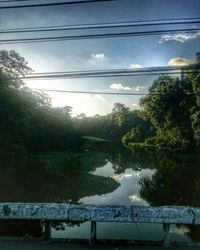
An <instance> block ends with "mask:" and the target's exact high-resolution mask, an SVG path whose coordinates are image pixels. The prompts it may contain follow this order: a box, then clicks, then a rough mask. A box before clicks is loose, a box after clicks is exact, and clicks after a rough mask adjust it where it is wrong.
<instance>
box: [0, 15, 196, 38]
mask: <svg viewBox="0 0 200 250" xmlns="http://www.w3.org/2000/svg"><path fill="white" fill-rule="evenodd" d="M198 23H200V18H192V19H190V18H188V19H187V18H186V19H180V20H175V19H169V20H168V21H163V20H160V21H159V20H157V21H156V20H152V21H133V22H114V23H96V24H77V25H59V26H58V25H57V26H43V27H30V28H15V29H0V33H1V34H10V33H33V32H44V31H46V32H47V31H48V32H49V31H67V30H89V29H105V28H129V27H146V26H160V25H179V24H181V25H182V24H184V25H186V24H198ZM199 29H200V28H199Z"/></svg>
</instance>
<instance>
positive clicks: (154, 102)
mask: <svg viewBox="0 0 200 250" xmlns="http://www.w3.org/2000/svg"><path fill="white" fill-rule="evenodd" d="M199 84H200V74H193V75H192V74H188V75H185V76H184V78H183V79H179V78H172V77H169V76H162V77H159V78H158V79H157V80H155V81H154V83H153V85H152V87H151V88H150V89H149V94H150V95H148V96H146V97H144V98H143V99H141V103H140V104H141V108H142V111H141V112H140V115H141V116H142V117H143V118H144V119H145V120H148V121H150V122H151V123H152V125H153V127H154V128H155V130H156V136H155V138H154V141H155V144H156V145H157V146H159V147H166V148H175V149H181V150H187V149H191V148H195V147H197V146H198V145H199V143H200V134H199V132H200V100H199V96H200V87H199Z"/></svg>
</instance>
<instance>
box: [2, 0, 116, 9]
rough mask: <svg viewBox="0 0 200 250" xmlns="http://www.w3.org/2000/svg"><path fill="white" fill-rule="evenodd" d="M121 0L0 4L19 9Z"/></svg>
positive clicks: (7, 7)
mask: <svg viewBox="0 0 200 250" xmlns="http://www.w3.org/2000/svg"><path fill="white" fill-rule="evenodd" d="M113 1H120V0H82V1H81V0H76V1H67V2H59V3H55V2H54V3H42V4H27V5H12V6H0V10H1V9H19V8H32V7H47V6H61V5H72V4H83V3H98V2H113Z"/></svg>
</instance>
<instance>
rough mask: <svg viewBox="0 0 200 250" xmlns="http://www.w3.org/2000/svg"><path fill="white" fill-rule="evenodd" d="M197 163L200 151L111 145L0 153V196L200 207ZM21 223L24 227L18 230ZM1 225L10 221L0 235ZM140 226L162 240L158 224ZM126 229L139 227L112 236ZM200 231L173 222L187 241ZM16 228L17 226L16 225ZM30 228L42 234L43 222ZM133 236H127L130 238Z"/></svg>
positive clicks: (177, 233)
mask: <svg viewBox="0 0 200 250" xmlns="http://www.w3.org/2000/svg"><path fill="white" fill-rule="evenodd" d="M199 163H200V156H199V155H177V154H169V153H166V152H153V151H144V150H143V151H142V150H138V151H136V152H130V151H128V150H126V149H124V148H116V147H115V148H114V147H113V146H110V147H109V146H108V147H104V148H102V149H101V150H100V149H98V150H93V149H90V150H89V151H88V150H87V151H82V152H79V153H69V152H67V153H65V152H62V153H51V154H48V155H29V156H24V157H20V158H19V157H18V158H16V157H10V156H9V157H6V156H1V157H0V189H1V190H3V192H1V193H0V201H1V202H6V201H9V202H72V203H85V204H108V205H145V206H146V205H152V206H160V205H189V206H199V205H200V168H199ZM54 226H55V229H56V228H57V229H59V228H61V226H63V225H60V224H59V225H58V224H57V225H56V224H55V225H54ZM65 226H66V225H64V228H63V229H64V231H62V232H61V231H58V232H57V231H56V230H54V235H55V236H56V237H60V236H61V235H65V233H66V232H67V231H68V230H69V229H71V228H72V227H70V228H67V227H66V228H65ZM116 226H117V225H116V224H113V225H104V233H103V234H102V233H101V232H99V235H101V234H102V235H104V236H105V232H106V228H107V231H108V233H109V231H110V230H111V228H116ZM25 227H26V225H24V226H22V231H23V229H24V228H25ZM85 227H86V226H85V224H79V225H77V226H74V227H73V230H71V231H70V230H69V232H71V234H70V233H68V234H67V235H66V236H69V234H70V235H71V237H74V236H77V230H86V229H85ZM2 228H8V226H7V225H6V226H5V225H4V226H3V227H1V225H0V234H7V233H8V231H9V229H8V230H7V229H6V230H5V229H2ZM13 228H14V227H13ZM16 228H18V227H16ZM81 228H83V229H81ZM100 228H101V227H100ZM124 228H125V226H124ZM134 228H135V229H134ZM140 228H143V229H142V234H144V232H145V230H147V231H148V230H149V231H150V232H152V235H153V234H155V235H160V239H162V237H163V231H162V230H161V227H160V226H155V225H141V226H140ZM148 228H151V229H148ZM88 230H89V229H87V230H86V231H88ZM99 230H100V229H99ZM130 230H133V232H135V235H136V230H138V229H137V228H136V227H135V225H132V226H131V229H130V227H127V230H125V229H124V231H123V233H124V236H123V235H121V233H122V232H121V230H119V232H120V233H116V236H115V238H122V237H125V235H129V236H130V233H129V231H130ZM134 230H135V231H134ZM199 230H200V229H199V227H197V226H190V227H184V228H177V227H175V229H173V232H172V236H173V237H175V238H176V237H177V239H178V238H180V237H182V236H183V235H184V239H185V240H187V241H188V240H193V241H200V238H199V236H200V234H199ZM11 231H12V229H11ZM11 231H10V232H11ZM14 231H15V230H14ZM17 231H18V232H19V231H20V230H19V228H18V229H17V230H16V233H18V232H17ZM32 231H33V235H35V234H38V235H40V234H41V226H40V225H39V224H38V232H36V231H37V230H35V227H34V228H33V230H32ZM73 231H74V232H75V233H74V235H73ZM11 234H14V232H13V231H12V233H11ZM131 235H132V234H131ZM149 235H150V234H149ZM132 236H133V238H131V239H134V235H132ZM132 236H130V237H132ZM102 237H103V236H102ZM113 237H114V236H113ZM143 237H144V235H143ZM151 237H152V239H153V236H151ZM147 238H148V237H147ZM182 239H183V237H182Z"/></svg>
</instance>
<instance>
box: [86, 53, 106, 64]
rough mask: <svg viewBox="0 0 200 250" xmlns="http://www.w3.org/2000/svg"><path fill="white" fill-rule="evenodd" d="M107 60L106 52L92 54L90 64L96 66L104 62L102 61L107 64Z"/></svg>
mask: <svg viewBox="0 0 200 250" xmlns="http://www.w3.org/2000/svg"><path fill="white" fill-rule="evenodd" d="M106 61H107V57H106V56H105V54H104V53H99V54H91V55H90V58H89V60H88V64H89V65H90V66H95V65H99V64H102V63H104V64H105V62H106Z"/></svg>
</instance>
